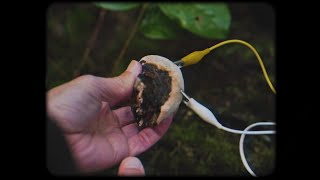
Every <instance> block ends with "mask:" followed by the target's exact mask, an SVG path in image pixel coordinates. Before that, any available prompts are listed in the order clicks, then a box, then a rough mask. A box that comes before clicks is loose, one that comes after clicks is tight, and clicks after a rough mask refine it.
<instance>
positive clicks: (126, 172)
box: [118, 157, 145, 176]
mask: <svg viewBox="0 0 320 180" xmlns="http://www.w3.org/2000/svg"><path fill="white" fill-rule="evenodd" d="M118 175H119V176H144V175H145V172H144V167H143V165H142V163H141V161H140V160H139V159H138V158H136V157H127V158H125V159H124V160H123V161H122V162H121V164H120V166H119V170H118Z"/></svg>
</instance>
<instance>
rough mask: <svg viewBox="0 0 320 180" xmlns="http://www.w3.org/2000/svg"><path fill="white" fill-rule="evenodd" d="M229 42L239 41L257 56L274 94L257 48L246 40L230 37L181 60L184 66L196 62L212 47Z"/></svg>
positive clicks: (212, 48) (274, 91)
mask: <svg viewBox="0 0 320 180" xmlns="http://www.w3.org/2000/svg"><path fill="white" fill-rule="evenodd" d="M230 43H240V44H243V45H245V46H247V47H249V48H250V49H251V50H252V51H253V53H254V54H255V55H256V57H257V59H258V61H259V64H260V67H261V69H262V72H263V75H264V77H265V79H266V80H267V83H268V85H269V87H270V89H271V90H272V92H273V93H275V94H276V90H275V88H274V87H273V85H272V83H271V81H270V79H269V77H268V74H267V71H266V69H265V67H264V65H263V62H262V59H261V57H260V56H259V54H258V52H257V50H256V49H255V48H254V47H253V46H251V45H250V44H249V43H247V42H245V41H242V40H238V39H231V40H227V41H223V42H221V43H218V44H216V45H214V46H212V47H210V48H207V49H205V50H202V51H194V52H192V53H190V54H188V55H187V56H185V57H183V58H182V59H181V60H182V61H183V64H184V66H188V65H192V64H196V63H198V62H199V61H201V59H202V58H203V57H204V56H205V55H207V54H208V53H209V52H210V51H212V50H214V49H216V48H218V47H220V46H223V45H225V44H230Z"/></svg>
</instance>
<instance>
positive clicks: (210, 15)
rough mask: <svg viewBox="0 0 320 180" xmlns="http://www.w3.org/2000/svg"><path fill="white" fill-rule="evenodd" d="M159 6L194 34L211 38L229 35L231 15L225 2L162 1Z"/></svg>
mask: <svg viewBox="0 0 320 180" xmlns="http://www.w3.org/2000/svg"><path fill="white" fill-rule="evenodd" d="M159 7H160V9H161V10H162V12H164V13H165V14H166V15H167V16H169V17H170V18H172V19H176V20H178V21H179V22H180V24H181V26H182V27H183V28H185V29H187V30H189V31H191V32H192V33H194V34H197V35H199V36H202V37H205V38H210V39H215V38H216V39H222V38H225V37H226V36H227V35H228V32H229V27H230V22H231V16H230V12H229V9H228V6H227V5H226V4H224V3H185V4H182V3H175V4H172V3H160V4H159Z"/></svg>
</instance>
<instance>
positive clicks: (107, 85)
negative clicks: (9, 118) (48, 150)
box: [47, 61, 172, 172]
mask: <svg viewBox="0 0 320 180" xmlns="http://www.w3.org/2000/svg"><path fill="white" fill-rule="evenodd" d="M141 69H142V67H141V65H140V63H138V62H137V61H132V62H131V63H130V65H129V67H128V68H127V70H126V71H125V72H123V73H122V74H121V75H120V76H117V77H113V78H102V77H96V76H92V75H85V76H81V77H79V78H76V79H74V80H72V81H70V82H68V83H65V84H63V85H61V86H58V87H56V88H53V89H51V90H50V91H49V92H48V93H47V112H48V116H49V117H50V118H51V119H52V120H53V121H54V122H55V123H56V124H57V125H58V126H59V127H60V128H61V129H62V131H63V133H64V136H65V138H66V140H67V142H68V144H69V147H70V149H71V152H72V155H73V157H74V159H75V161H76V163H77V165H78V166H79V168H80V169H81V170H83V171H85V172H90V171H97V170H102V169H104V168H110V167H112V166H113V165H116V164H118V163H119V162H120V161H121V160H123V159H124V158H126V157H128V156H136V155H138V154H140V153H142V152H144V151H145V150H147V149H148V148H150V147H151V146H152V145H153V144H155V143H156V142H157V141H158V140H159V139H160V138H161V137H162V136H163V135H164V133H165V132H166V131H167V129H168V128H169V126H170V124H171V122H172V116H171V117H169V118H167V119H166V120H164V121H162V122H161V123H160V124H159V125H158V126H157V127H154V128H150V127H148V128H145V129H143V130H142V131H140V132H139V130H138V127H137V125H136V124H135V122H134V116H133V114H132V112H131V108H130V107H129V106H126V107H121V108H118V109H115V110H113V109H111V108H112V107H114V106H116V105H119V104H120V103H121V102H123V101H126V100H129V98H130V96H131V93H132V90H133V84H134V81H135V80H136V78H137V76H138V74H139V73H140V72H141Z"/></svg>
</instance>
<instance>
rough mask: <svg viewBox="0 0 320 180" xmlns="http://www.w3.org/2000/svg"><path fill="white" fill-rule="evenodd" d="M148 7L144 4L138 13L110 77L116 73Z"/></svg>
mask: <svg viewBox="0 0 320 180" xmlns="http://www.w3.org/2000/svg"><path fill="white" fill-rule="evenodd" d="M147 6H148V3H145V4H143V6H142V8H141V10H140V12H139V16H138V18H137V21H136V23H135V24H134V27H133V30H132V31H131V33H130V35H129V37H128V39H127V41H126V42H125V44H124V46H123V47H122V49H121V52H120V54H119V56H118V58H117V59H116V60H115V62H114V64H113V67H112V75H115V73H116V72H117V70H118V68H119V64H120V61H121V59H122V58H123V56H124V55H125V53H126V51H127V49H128V46H129V44H130V42H131V40H132V39H133V37H134V36H135V34H136V32H137V29H138V25H139V24H140V22H141V20H142V17H143V15H144V12H145V10H146V8H147Z"/></svg>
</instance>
